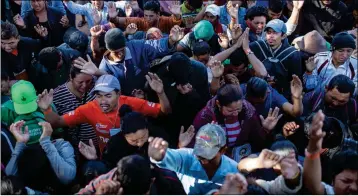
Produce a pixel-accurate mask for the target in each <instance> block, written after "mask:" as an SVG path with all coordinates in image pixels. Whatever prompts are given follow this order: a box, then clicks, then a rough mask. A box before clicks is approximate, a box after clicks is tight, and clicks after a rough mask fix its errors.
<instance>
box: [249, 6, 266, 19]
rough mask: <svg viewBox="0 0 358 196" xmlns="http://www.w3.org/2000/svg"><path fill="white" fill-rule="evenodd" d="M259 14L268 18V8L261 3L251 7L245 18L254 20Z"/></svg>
mask: <svg viewBox="0 0 358 196" xmlns="http://www.w3.org/2000/svg"><path fill="white" fill-rule="evenodd" d="M257 16H264V17H266V20H267V19H268V12H267V8H265V7H263V6H260V5H255V6H253V7H251V8H249V9H248V10H247V12H246V15H245V20H247V19H249V20H253V19H254V18H255V17H257Z"/></svg>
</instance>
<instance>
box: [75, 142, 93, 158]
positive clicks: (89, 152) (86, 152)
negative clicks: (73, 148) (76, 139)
mask: <svg viewBox="0 0 358 196" xmlns="http://www.w3.org/2000/svg"><path fill="white" fill-rule="evenodd" d="M78 150H79V151H80V153H81V154H82V155H83V156H84V157H85V158H86V159H87V160H96V159H97V152H96V147H95V146H94V144H93V141H92V139H90V140H89V145H86V144H85V143H83V142H82V141H80V143H79V144H78Z"/></svg>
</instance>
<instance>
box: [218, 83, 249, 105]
mask: <svg viewBox="0 0 358 196" xmlns="http://www.w3.org/2000/svg"><path fill="white" fill-rule="evenodd" d="M242 98H243V97H242V91H241V88H240V86H239V85H235V84H226V85H224V86H222V87H221V88H220V89H219V90H218V92H217V100H218V101H219V103H220V105H221V106H228V105H229V104H231V103H232V102H235V101H239V100H241V99H242Z"/></svg>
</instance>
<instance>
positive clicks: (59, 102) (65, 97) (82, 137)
mask: <svg viewBox="0 0 358 196" xmlns="http://www.w3.org/2000/svg"><path fill="white" fill-rule="evenodd" d="M91 91H92V89H91V90H90V92H91ZM90 92H89V93H88V94H87V96H86V98H85V100H81V101H80V100H78V99H77V98H76V96H75V95H74V94H73V93H71V91H70V90H69V89H68V87H67V82H66V83H65V84H62V85H60V86H58V87H57V88H56V89H55V91H54V94H53V103H54V104H55V106H56V109H57V111H58V114H59V115H61V116H62V115H64V114H66V113H69V112H71V111H74V110H75V109H76V108H78V107H79V106H81V105H83V104H85V103H88V102H90V101H93V100H94V98H95V96H94V94H91V93H90ZM82 102H83V103H82ZM78 129H79V130H78ZM78 131H79V132H78ZM77 132H78V133H77ZM68 133H69V135H70V137H71V139H72V141H70V142H71V144H73V142H75V144H76V146H77V142H79V141H84V142H85V143H88V140H90V139H92V141H93V143H94V145H95V146H98V137H97V135H96V132H95V131H94V130H93V127H92V126H91V125H89V124H87V123H86V124H81V125H79V126H77V127H74V128H69V129H68ZM77 135H78V138H77ZM73 145H74V144H73Z"/></svg>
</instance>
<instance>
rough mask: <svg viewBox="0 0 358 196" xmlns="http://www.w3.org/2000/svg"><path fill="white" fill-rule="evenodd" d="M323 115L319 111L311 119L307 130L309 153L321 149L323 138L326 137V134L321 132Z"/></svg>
mask: <svg viewBox="0 0 358 196" xmlns="http://www.w3.org/2000/svg"><path fill="white" fill-rule="evenodd" d="M324 118H325V115H324V114H323V112H322V110H319V111H318V112H317V113H316V114H315V115H314V117H313V119H312V122H311V126H310V128H309V138H310V140H309V142H308V146H307V151H308V152H309V153H316V152H318V151H319V150H321V149H322V142H323V138H324V136H325V135H326V132H323V131H322V127H323V121H324Z"/></svg>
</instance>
